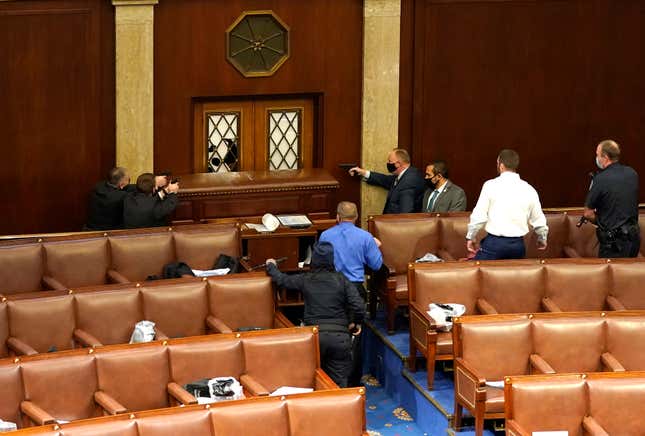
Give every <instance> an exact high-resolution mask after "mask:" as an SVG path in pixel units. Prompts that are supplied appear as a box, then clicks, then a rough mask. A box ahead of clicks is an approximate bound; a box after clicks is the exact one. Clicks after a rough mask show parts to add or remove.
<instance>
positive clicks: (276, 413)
mask: <svg viewBox="0 0 645 436" xmlns="http://www.w3.org/2000/svg"><path fill="white" fill-rule="evenodd" d="M211 420H212V423H213V429H214V430H215V432H214V433H215V435H217V436H219V435H244V436H290V433H289V414H288V411H287V403H286V402H284V401H266V402H265V401H263V402H244V403H239V404H238V405H237V406H235V407H216V408H213V409H211ZM320 434H321V435H322V433H320ZM293 436H296V435H293Z"/></svg>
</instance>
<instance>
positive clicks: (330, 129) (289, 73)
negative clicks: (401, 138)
mask: <svg viewBox="0 0 645 436" xmlns="http://www.w3.org/2000/svg"><path fill="white" fill-rule="evenodd" d="M263 9H270V10H272V11H274V12H275V13H276V14H277V15H278V16H279V17H280V18H281V19H282V20H283V21H284V22H285V23H286V24H287V25H288V26H289V27H290V28H291V56H290V58H289V59H288V60H287V62H286V63H285V64H284V65H282V67H281V68H280V69H279V70H278V72H277V73H276V74H275V75H274V76H272V77H267V78H244V77H243V76H242V75H241V74H240V73H239V72H238V71H237V70H236V69H235V68H234V67H233V66H232V65H230V64H229V63H228V61H227V60H226V57H225V30H226V29H227V27H228V26H229V25H230V24H231V23H233V21H234V20H235V19H236V18H237V17H238V16H239V15H240V14H241V13H242V12H243V11H248V10H263ZM362 20H363V2H362V1H361V0H331V1H329V0H307V1H293V0H270V1H267V0H264V1H259V0H229V1H212V0H163V1H161V2H159V4H158V5H157V6H156V8H155V156H154V159H155V169H156V170H164V169H171V170H172V171H173V172H174V173H176V174H180V173H189V172H192V143H193V142H192V141H193V136H192V135H193V132H192V125H193V118H192V117H193V113H192V101H193V99H198V98H209V97H235V96H265V95H292V94H311V93H315V94H319V95H320V100H319V101H318V103H319V104H320V106H319V110H320V111H321V117H320V120H321V125H320V126H319V128H320V131H319V132H317V134H316V138H317V140H318V141H319V145H323V147H322V148H323V149H322V150H319V153H318V154H317V156H318V161H319V163H320V166H322V167H324V168H327V169H328V170H329V171H330V172H331V173H332V174H333V175H334V177H336V178H337V179H338V180H339V181H340V182H341V186H342V187H341V190H340V193H339V198H342V199H349V200H353V201H356V202H358V201H359V189H360V183H358V182H357V181H356V180H353V179H351V178H350V177H349V176H348V175H346V174H345V172H344V171H342V170H341V169H340V168H338V163H341V162H356V163H358V162H359V161H360V155H361V154H360V144H361V93H362V62H363V61H362V39H363V36H362V35H363V32H362V25H363V21H362Z"/></svg>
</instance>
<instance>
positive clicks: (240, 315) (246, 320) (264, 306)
mask: <svg viewBox="0 0 645 436" xmlns="http://www.w3.org/2000/svg"><path fill="white" fill-rule="evenodd" d="M208 301H209V305H210V316H209V317H208V319H207V322H208V326H209V328H210V329H211V330H212V331H214V332H219V333H228V332H231V331H235V330H238V329H239V328H241V327H259V328H263V329H270V328H282V327H291V326H292V325H293V324H292V323H291V322H290V321H289V320H288V319H287V318H286V317H285V316H284V315H283V314H282V312H279V311H276V310H275V309H274V308H275V301H274V294H273V287H272V285H271V278H270V277H268V276H266V275H265V274H244V275H240V274H237V275H230V276H224V277H217V278H210V279H209V280H208Z"/></svg>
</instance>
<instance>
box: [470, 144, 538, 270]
mask: <svg viewBox="0 0 645 436" xmlns="http://www.w3.org/2000/svg"><path fill="white" fill-rule="evenodd" d="M519 164H520V156H519V155H518V154H517V152H516V151H514V150H508V149H506V150H502V151H501V152H500V153H499V155H498V157H497V172H498V173H499V176H498V177H496V178H494V179H491V180H488V181H486V183H484V186H483V187H482V190H481V193H480V194H479V200H477V205H476V206H475V209H473V212H472V213H471V215H470V223H469V224H468V233H467V234H466V240H467V242H466V248H467V249H468V251H469V252H470V253H476V254H475V259H477V260H495V259H522V258H524V256H525V255H526V247H524V235H526V234H527V233H528V232H529V227H528V224H530V225H531V226H532V227H533V230H534V231H535V233H536V234H537V236H538V238H537V244H538V249H539V250H545V249H546V240H547V235H548V233H549V228H548V227H547V225H546V217H545V216H544V213H543V212H542V206H541V205H540V198H539V197H538V194H537V192H536V191H535V189H534V188H533V187H532V186H531V185H529V184H528V183H527V182H525V181H524V180H522V179H520V175H519V174H517V168H518V167H519ZM482 227H485V229H486V232H487V233H488V235H487V236H486V237H485V238H484V239H482V241H481V246H480V247H479V250H477V244H476V241H474V238H475V236H476V235H477V233H478V232H479V230H480V229H481V228H482Z"/></svg>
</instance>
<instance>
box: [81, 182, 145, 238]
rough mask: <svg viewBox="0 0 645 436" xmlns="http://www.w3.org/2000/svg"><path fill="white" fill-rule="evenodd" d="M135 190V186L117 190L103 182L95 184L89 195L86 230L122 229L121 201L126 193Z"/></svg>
mask: <svg viewBox="0 0 645 436" xmlns="http://www.w3.org/2000/svg"><path fill="white" fill-rule="evenodd" d="M136 190H137V186H136V185H127V186H126V187H124V188H123V189H119V188H117V187H115V186H113V185H110V184H109V183H108V182H107V181H105V180H104V181H102V182H99V183H97V184H96V186H95V187H94V190H93V191H92V194H91V195H90V204H89V208H88V217H87V224H86V226H87V228H88V229H91V230H112V229H121V228H123V199H124V198H125V197H126V196H127V195H128V193H130V192H136Z"/></svg>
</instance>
